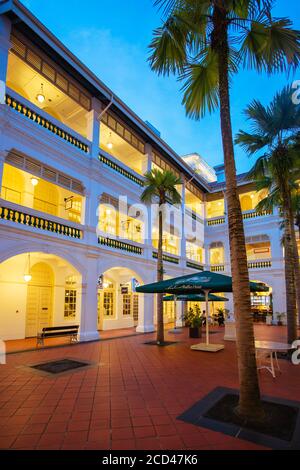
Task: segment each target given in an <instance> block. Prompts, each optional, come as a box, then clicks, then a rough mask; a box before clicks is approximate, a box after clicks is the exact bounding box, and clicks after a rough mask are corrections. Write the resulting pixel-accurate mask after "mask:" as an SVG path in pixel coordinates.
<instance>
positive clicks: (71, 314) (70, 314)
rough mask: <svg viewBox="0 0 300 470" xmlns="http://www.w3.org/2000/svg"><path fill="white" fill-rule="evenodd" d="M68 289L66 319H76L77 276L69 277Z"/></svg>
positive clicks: (67, 281) (66, 293) (65, 307)
mask: <svg viewBox="0 0 300 470" xmlns="http://www.w3.org/2000/svg"><path fill="white" fill-rule="evenodd" d="M65 283H66V288H65V306H64V318H65V319H66V320H67V319H68V318H70V319H71V318H75V317H76V300H77V290H76V284H77V278H76V276H68V277H67V278H66V281H65Z"/></svg>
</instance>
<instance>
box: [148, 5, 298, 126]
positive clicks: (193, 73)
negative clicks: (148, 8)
mask: <svg viewBox="0 0 300 470" xmlns="http://www.w3.org/2000/svg"><path fill="white" fill-rule="evenodd" d="M154 4H155V5H156V6H158V7H159V8H160V11H162V15H163V23H162V25H161V26H160V27H159V28H157V29H155V30H154V33H153V39H152V42H151V43H150V45H149V49H150V56H149V63H150V66H151V68H152V70H154V71H156V72H157V73H158V74H161V75H169V74H174V75H177V76H178V80H179V81H180V82H182V88H181V89H182V91H183V105H184V106H185V109H186V113H187V115H189V116H190V117H192V118H195V119H198V118H200V117H203V116H204V115H205V114H206V113H207V112H208V113H212V112H213V111H214V110H215V109H216V108H217V107H218V104H219V95H218V88H219V71H218V64H219V57H220V54H221V53H223V52H224V51H225V50H226V51H227V52H228V67H229V72H230V74H231V75H233V74H235V73H237V71H238V70H239V68H240V67H242V68H249V69H255V70H258V71H259V72H267V73H269V74H271V73H276V72H282V71H286V70H289V69H290V68H291V67H292V68H297V66H298V65H299V63H300V33H299V31H297V30H294V29H293V28H292V23H291V21H290V20H289V19H287V18H273V17H272V14H271V11H272V6H273V1H271V0H226V1H224V2H220V0H210V1H208V0H155V1H154ZM224 23H225V24H226V30H227V37H226V42H225V41H224V37H221V36H220V29H222V28H220V27H221V26H222V25H224Z"/></svg>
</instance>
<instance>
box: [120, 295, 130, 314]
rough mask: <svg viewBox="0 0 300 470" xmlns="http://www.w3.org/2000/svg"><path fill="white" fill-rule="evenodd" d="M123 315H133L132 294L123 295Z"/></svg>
mask: <svg viewBox="0 0 300 470" xmlns="http://www.w3.org/2000/svg"><path fill="white" fill-rule="evenodd" d="M122 297H123V315H124V316H130V315H131V294H123V295H122Z"/></svg>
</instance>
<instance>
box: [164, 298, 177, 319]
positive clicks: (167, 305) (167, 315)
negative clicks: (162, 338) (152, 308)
mask: <svg viewBox="0 0 300 470" xmlns="http://www.w3.org/2000/svg"><path fill="white" fill-rule="evenodd" d="M163 309H164V320H165V321H166V322H172V321H174V319H175V308H174V302H172V301H170V302H164V303H163Z"/></svg>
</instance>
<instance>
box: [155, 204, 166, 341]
mask: <svg viewBox="0 0 300 470" xmlns="http://www.w3.org/2000/svg"><path fill="white" fill-rule="evenodd" d="M162 245H163V217H162V209H161V204H160V206H159V213H158V250H157V282H160V281H163V278H164V274H163V246H162ZM156 341H157V344H162V343H163V342H164V311H163V294H157V338H156Z"/></svg>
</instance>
